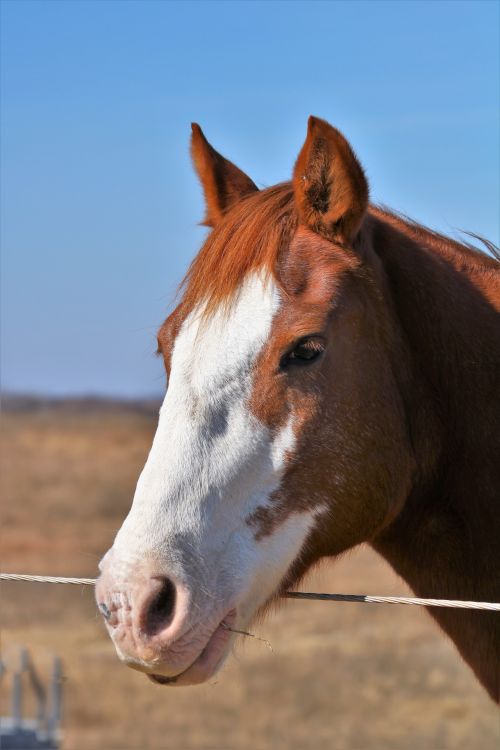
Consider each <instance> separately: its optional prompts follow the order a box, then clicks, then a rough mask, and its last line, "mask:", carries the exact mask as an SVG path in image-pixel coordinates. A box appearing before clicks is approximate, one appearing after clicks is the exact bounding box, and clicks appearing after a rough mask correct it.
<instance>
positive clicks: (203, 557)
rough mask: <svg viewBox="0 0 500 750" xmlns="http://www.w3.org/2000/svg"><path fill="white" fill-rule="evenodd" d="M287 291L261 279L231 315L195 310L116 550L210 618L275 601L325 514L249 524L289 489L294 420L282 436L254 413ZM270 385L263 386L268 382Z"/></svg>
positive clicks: (252, 280) (124, 562)
mask: <svg viewBox="0 0 500 750" xmlns="http://www.w3.org/2000/svg"><path fill="white" fill-rule="evenodd" d="M279 304H280V300H279V294H278V291H277V289H276V287H275V285H274V284H273V283H272V282H271V281H269V282H263V281H262V279H261V278H260V277H259V276H257V275H252V276H250V277H249V278H248V279H247V280H246V282H245V283H244V285H243V287H242V288H241V290H240V292H239V294H238V297H237V298H236V299H235V301H234V304H233V306H232V307H231V309H230V310H229V312H227V313H226V312H224V311H223V310H219V311H217V312H215V314H213V315H212V316H210V317H209V318H208V320H206V321H203V320H202V317H201V314H202V312H203V311H202V310H201V309H197V310H195V311H194V312H192V313H191V314H190V315H189V316H188V318H187V319H186V320H185V321H184V323H183V325H182V327H181V330H180V332H179V334H178V336H177V338H176V341H175V345H174V349H173V354H172V366H171V377H170V382H169V385H168V391H167V394H166V397H165V401H164V403H163V406H162V408H161V411H160V418H159V424H158V429H157V433H156V436H155V439H154V442H153V446H152V448H151V452H150V454H149V457H148V460H147V463H146V465H145V467H144V470H143V472H142V474H141V476H140V479H139V482H138V485H137V490H136V494H135V497H134V502H133V505H132V508H131V511H130V513H129V515H128V517H127V518H126V520H125V522H124V524H123V526H122V528H121V529H120V531H119V533H118V535H117V537H116V540H115V543H114V547H113V560H114V567H116V566H117V565H118V566H119V569H120V570H121V573H122V575H123V576H126V575H127V573H128V572H130V571H131V570H132V569H133V568H134V567H135V566H137V565H140V564H141V561H142V560H144V559H145V558H147V559H148V560H153V561H154V562H155V564H156V565H157V567H158V570H159V571H161V572H163V573H164V574H166V575H169V574H170V575H172V576H173V577H175V578H176V579H177V580H179V581H182V582H183V583H184V584H185V585H187V586H188V587H189V589H190V590H191V591H192V593H193V598H194V600H195V602H196V604H197V606H198V608H200V609H202V608H206V607H207V606H208V604H209V602H208V599H209V598H212V599H214V600H215V601H214V603H213V604H212V605H210V606H211V607H212V608H213V607H217V606H220V607H221V608H222V609H224V608H227V605H228V604H229V603H230V604H231V606H234V605H235V604H237V605H238V608H239V612H240V613H241V616H240V618H239V620H240V622H241V621H243V620H246V619H247V617H250V616H251V615H252V614H253V612H254V610H255V609H256V608H257V607H258V606H259V605H260V604H262V603H263V602H264V601H265V600H266V599H267V598H268V597H269V596H270V595H271V594H272V593H273V591H274V589H275V587H276V586H277V585H278V584H279V582H280V580H281V578H282V577H283V575H284V574H285V573H286V571H287V569H288V567H289V566H290V564H291V562H292V561H293V560H294V559H295V557H296V556H297V554H298V553H299V551H300V549H301V547H302V545H303V543H304V540H305V538H306V536H307V534H308V532H309V530H310V528H311V526H312V523H313V521H314V514H313V513H312V512H310V513H300V514H299V513H296V514H292V515H290V516H288V518H287V519H286V520H284V522H283V524H281V526H279V527H278V528H276V529H275V531H274V533H273V534H271V535H268V536H264V537H262V538H261V539H260V541H256V539H255V531H256V530H255V528H254V527H252V525H249V524H248V523H247V519H248V518H249V517H250V516H251V515H252V513H254V512H255V511H256V510H257V509H258V508H259V507H262V506H266V505H267V504H268V503H269V502H270V501H269V497H270V495H271V493H272V492H273V491H275V490H276V489H277V487H278V486H279V484H280V481H281V478H282V475H283V471H284V468H285V462H286V455H287V453H288V452H289V451H290V450H292V449H293V446H294V440H295V438H294V434H293V415H292V417H291V418H290V420H289V421H288V423H287V425H286V426H285V427H284V428H283V429H282V430H281V432H279V433H278V434H277V435H274V436H273V435H272V434H271V432H270V430H269V429H268V428H267V427H266V426H265V425H264V424H262V423H261V422H259V421H258V420H257V419H256V418H255V417H254V416H253V414H252V413H251V412H250V410H249V406H248V400H249V397H250V394H251V392H252V388H253V387H254V383H253V377H252V375H253V374H252V367H253V365H254V363H255V361H256V358H257V357H258V355H259V352H260V351H261V350H262V347H263V345H264V344H265V342H266V340H267V339H268V337H269V335H270V331H271V325H272V320H273V317H274V315H275V314H276V312H277V311H278V309H279ZM257 387H258V384H257Z"/></svg>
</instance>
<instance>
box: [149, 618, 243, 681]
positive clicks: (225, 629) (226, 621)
mask: <svg viewBox="0 0 500 750" xmlns="http://www.w3.org/2000/svg"><path fill="white" fill-rule="evenodd" d="M235 620H236V610H235V609H232V610H231V611H230V612H228V613H227V615H226V616H225V617H224V618H223V619H222V620H221V622H220V623H219V624H218V626H217V627H216V628H215V630H214V632H213V633H212V635H211V636H210V638H209V640H208V641H207V643H206V645H205V646H204V648H203V650H202V651H201V652H200V653H199V654H198V656H197V657H196V659H195V660H194V661H193V662H192V664H191V665H190V666H189V667H188V668H187V669H185V670H183V671H182V672H180V673H179V674H178V675H174V676H167V675H162V674H157V673H153V674H148V678H149V679H150V680H151V681H152V682H154V683H155V684H156V685H174V686H186V685H199V684H201V683H202V682H206V681H207V680H209V679H210V677H213V675H214V674H215V673H216V672H217V671H218V669H219V668H220V667H221V666H222V662H223V661H224V659H225V658H226V656H227V654H228V651H229V648H228V647H229V644H230V642H231V640H232V637H233V634H232V632H231V628H232V626H233V625H234V622H235Z"/></svg>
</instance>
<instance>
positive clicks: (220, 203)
mask: <svg viewBox="0 0 500 750" xmlns="http://www.w3.org/2000/svg"><path fill="white" fill-rule="evenodd" d="M191 129H192V131H193V132H192V135H191V156H192V159H193V164H194V168H195V169H196V172H197V174H198V177H199V178H200V182H201V185H202V188H203V192H204V193H205V203H206V216H205V220H204V221H203V224H205V226H207V227H214V226H215V225H216V224H218V223H219V221H220V220H221V219H222V217H223V216H224V214H225V212H226V211H227V210H228V209H229V208H230V207H231V206H232V205H233V204H234V203H236V202H237V201H239V200H240V198H243V197H244V196H245V195H248V194H249V193H254V192H255V191H257V190H258V188H257V186H256V185H255V184H254V183H253V182H252V180H251V179H250V177H247V175H246V174H245V173H244V172H242V171H241V169H238V167H237V166H235V165H234V164H233V163H232V162H230V161H228V160H227V159H225V158H224V157H223V156H221V154H219V153H218V152H217V151H216V150H215V149H214V148H213V147H212V146H211V145H210V143H209V142H208V141H207V139H206V138H205V136H204V135H203V131H202V129H201V128H200V126H199V125H197V124H196V123H195V122H193V123H192V124H191Z"/></svg>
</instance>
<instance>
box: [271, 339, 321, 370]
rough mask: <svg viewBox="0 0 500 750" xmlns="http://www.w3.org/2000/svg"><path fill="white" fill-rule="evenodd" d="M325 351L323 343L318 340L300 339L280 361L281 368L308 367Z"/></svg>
mask: <svg viewBox="0 0 500 750" xmlns="http://www.w3.org/2000/svg"><path fill="white" fill-rule="evenodd" d="M324 350H325V345H324V343H323V342H322V341H321V340H320V339H318V338H309V339H302V340H301V341H299V342H298V343H297V344H296V345H295V346H294V348H293V349H292V350H291V351H289V352H288V353H287V354H285V356H284V357H283V359H282V362H281V364H282V367H286V366H287V365H293V364H297V365H308V364H309V363H310V362H314V360H315V359H318V357H319V356H321V354H323V352H324Z"/></svg>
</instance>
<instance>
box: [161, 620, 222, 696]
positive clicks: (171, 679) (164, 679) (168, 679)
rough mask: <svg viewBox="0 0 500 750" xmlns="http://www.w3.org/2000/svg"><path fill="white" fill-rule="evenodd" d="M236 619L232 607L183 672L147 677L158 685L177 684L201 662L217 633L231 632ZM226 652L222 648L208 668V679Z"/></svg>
mask: <svg viewBox="0 0 500 750" xmlns="http://www.w3.org/2000/svg"><path fill="white" fill-rule="evenodd" d="M235 619H236V609H232V610H230V611H229V612H228V613H227V614H226V615H225V616H224V617H223V618H222V620H221V621H220V622H219V624H218V625H217V627H216V628H215V630H214V631H213V633H212V635H211V636H210V638H209V639H208V641H207V643H206V644H205V646H204V647H203V649H202V650H201V651H200V653H199V654H198V656H197V657H196V659H195V660H194V661H193V662H192V663H191V664H190V665H189V667H186V669H184V670H183V671H182V672H179V674H177V675H173V676H167V675H162V674H156V673H149V674H148V675H147V677H148V678H149V679H150V680H151V682H154V683H155V684H156V685H175V684H176V682H177V681H178V680H179V679H180V678H181V677H183V676H184V675H186V676H187V674H188V672H190V671H191V670H192V669H193V668H195V667H196V666H197V664H199V662H200V661H201V660H202V659H203V657H204V656H206V655H207V653H208V652H209V649H210V647H211V645H212V644H213V642H214V640H215V638H216V636H217V634H218V633H219V632H220V630H221V629H222V630H225V631H226V632H227V633H228V634H229V632H230V631H231V625H233V624H234V621H235ZM224 652H225V649H224V650H221V654H220V656H219V658H218V659H217V660H216V662H215V665H214V667H213V668H212V669H209V670H208V672H207V675H206V679H208V678H209V677H210V676H211V675H212V674H213V673H214V672H215V671H216V670H217V668H218V666H219V665H220V662H221V660H222V656H223V654H224ZM188 684H189V683H188Z"/></svg>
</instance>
